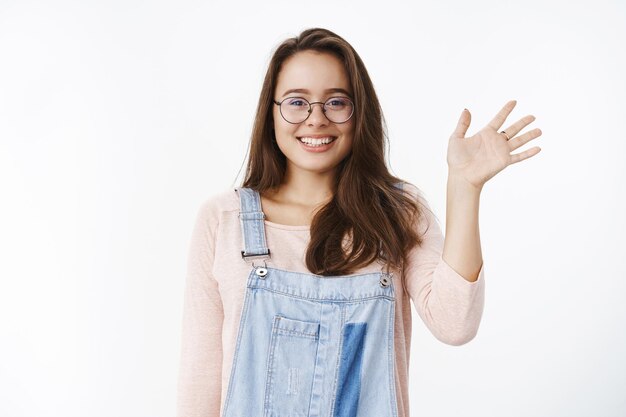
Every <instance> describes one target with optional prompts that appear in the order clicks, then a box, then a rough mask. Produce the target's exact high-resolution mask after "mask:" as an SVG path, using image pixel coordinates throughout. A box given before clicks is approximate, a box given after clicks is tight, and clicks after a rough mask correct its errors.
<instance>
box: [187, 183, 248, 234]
mask: <svg viewBox="0 0 626 417" xmlns="http://www.w3.org/2000/svg"><path fill="white" fill-rule="evenodd" d="M233 211H237V212H238V211H239V197H238V196H237V192H236V191H235V188H234V187H232V188H230V187H229V188H226V189H222V190H218V191H214V192H212V193H210V194H208V195H207V196H206V197H205V198H204V200H203V201H202V203H201V204H200V207H199V209H198V214H197V215H198V221H199V222H202V223H205V224H206V225H207V226H208V227H209V228H214V227H216V226H217V224H218V223H219V220H220V218H222V216H224V214H225V213H230V212H233Z"/></svg>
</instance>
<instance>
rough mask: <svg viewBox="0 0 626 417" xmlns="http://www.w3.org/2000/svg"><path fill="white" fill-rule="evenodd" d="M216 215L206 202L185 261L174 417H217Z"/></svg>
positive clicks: (219, 305) (218, 299) (219, 355)
mask: <svg viewBox="0 0 626 417" xmlns="http://www.w3.org/2000/svg"><path fill="white" fill-rule="evenodd" d="M216 227H217V214H216V213H215V210H212V209H211V204H210V201H207V202H205V203H204V204H203V205H202V207H201V208H200V210H199V211H198V214H197V218H196V222H195V226H194V229H193V233H192V237H191V243H190V245H189V253H188V258H187V275H186V282H185V292H184V302H183V314H182V316H183V318H182V338H181V351H180V352H181V354H180V362H179V373H178V394H177V403H176V410H177V411H176V415H177V417H219V415H220V396H221V381H222V377H221V375H222V323H223V321H224V309H223V305H222V300H221V297H220V292H219V288H218V284H217V281H216V280H215V278H214V277H213V276H212V273H211V271H212V269H213V268H212V265H213V258H214V249H213V248H214V236H215V233H214V232H215V229H216Z"/></svg>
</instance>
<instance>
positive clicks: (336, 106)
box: [274, 97, 354, 124]
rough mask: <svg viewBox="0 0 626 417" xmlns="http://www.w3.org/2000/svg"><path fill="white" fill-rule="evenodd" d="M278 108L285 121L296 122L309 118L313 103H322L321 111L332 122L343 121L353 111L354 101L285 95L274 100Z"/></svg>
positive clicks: (350, 115)
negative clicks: (323, 100) (324, 100)
mask: <svg viewBox="0 0 626 417" xmlns="http://www.w3.org/2000/svg"><path fill="white" fill-rule="evenodd" d="M274 104H277V105H278V106H279V108H280V115H281V116H283V119H285V121H286V122H288V123H292V124H298V123H302V122H304V121H305V120H306V119H308V118H309V116H310V115H311V113H312V112H313V105H314V104H322V105H323V107H322V112H324V115H325V116H326V118H327V119H328V120H330V121H331V122H333V123H345V122H347V121H348V120H349V119H350V118H351V117H352V114H353V113H354V103H352V100H350V99H349V98H347V97H331V98H329V99H328V100H326V102H325V103H324V102H322V101H314V102H312V103H309V101H308V100H307V99H305V98H302V97H287V98H286V99H284V100H283V101H280V102H279V101H276V100H274Z"/></svg>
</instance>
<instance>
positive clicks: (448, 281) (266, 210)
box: [178, 28, 541, 417]
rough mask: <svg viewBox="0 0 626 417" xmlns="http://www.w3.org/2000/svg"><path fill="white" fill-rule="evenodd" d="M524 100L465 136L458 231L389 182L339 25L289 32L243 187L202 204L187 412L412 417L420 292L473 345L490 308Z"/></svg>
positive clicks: (185, 366) (453, 177)
mask: <svg viewBox="0 0 626 417" xmlns="http://www.w3.org/2000/svg"><path fill="white" fill-rule="evenodd" d="M514 106H515V101H511V102H509V103H507V104H506V105H505V106H504V108H503V109H502V110H501V111H500V112H499V113H498V114H497V115H496V116H495V118H494V119H493V120H492V121H491V122H490V123H489V124H488V125H487V126H485V127H484V128H483V129H482V130H480V131H479V132H478V133H477V134H475V135H474V136H471V137H467V138H466V137H465V133H466V131H467V129H468V127H469V123H470V114H469V112H468V111H467V110H464V111H463V112H462V114H461V117H460V120H459V123H458V126H457V127H456V130H455V131H454V133H453V134H452V136H451V138H450V141H449V146H448V156H447V162H448V167H449V177H448V200H447V213H446V226H447V228H446V229H447V230H446V232H447V233H446V237H445V240H444V237H443V235H442V232H441V228H440V226H439V224H438V221H437V218H436V217H435V216H434V214H433V213H432V212H431V211H430V209H429V206H428V203H427V202H426V200H425V199H424V196H423V194H422V193H421V192H420V191H419V189H418V188H417V187H416V186H414V185H412V184H410V183H408V182H404V181H402V180H401V179H399V178H396V177H394V176H393V175H391V174H390V173H389V171H388V169H387V166H386V164H385V158H384V156H385V155H384V145H385V140H386V137H385V132H384V127H383V117H382V112H381V108H380V104H379V102H378V98H377V96H376V93H375V91H374V87H373V85H372V82H371V80H370V78H369V76H368V73H367V71H366V69H365V66H364V65H363V62H362V61H361V59H360V57H359V55H358V54H357V53H356V52H355V50H354V49H353V48H352V47H351V46H350V45H349V44H348V43H347V42H346V41H345V40H344V39H342V38H341V37H339V36H338V35H336V34H334V33H333V32H331V31H329V30H325V29H319V28H315V29H308V30H305V31H303V32H302V33H301V34H300V35H299V36H298V37H295V38H291V39H287V40H285V41H284V42H283V43H282V44H281V45H279V46H278V48H277V49H276V51H275V52H274V54H273V57H272V59H271V62H270V64H269V68H268V71H267V74H266V77H265V81H264V84H263V89H262V91H261V96H260V99H259V103H258V107H257V115H256V120H255V123H254V128H253V132H252V139H251V145H250V146H251V148H250V156H249V159H248V165H247V170H246V176H245V179H244V181H243V184H242V185H241V186H240V187H237V188H234V189H228V190H225V191H223V192H220V193H218V194H216V195H213V196H212V197H211V198H209V199H208V200H207V201H206V202H205V203H204V204H203V205H202V207H201V208H200V211H199V213H198V217H197V222H196V226H195V229H194V233H193V238H192V242H191V247H190V255H189V264H188V274H187V281H186V282H187V284H186V293H185V303H184V318H183V334H182V352H181V363H180V375H179V382H178V384H179V385H178V389H179V391H178V416H179V417H192V416H193V417H200V416H202V417H220V416H224V417H261V416H263V417H296V416H298V417H299V416H323V417H334V416H342V417H347V416H353V417H357V416H358V417H370V416H371V417H387V416H389V417H391V416H394V417H395V416H406V417H408V416H409V402H408V400H409V395H408V392H409V391H408V367H409V353H410V342H411V307H410V301H409V300H410V299H411V300H413V303H414V305H415V307H416V310H417V312H418V314H419V316H420V318H421V319H422V320H423V322H424V323H425V324H426V326H427V327H428V329H429V330H430V331H431V332H432V334H433V335H434V336H435V337H436V338H437V339H439V340H441V341H442V342H443V343H447V344H450V345H461V344H464V343H467V342H469V341H470V340H472V339H473V338H474V336H475V335H476V333H477V330H478V327H479V323H480V320H481V316H482V312H483V305H484V291H485V286H484V285H485V284H484V275H483V274H484V266H483V261H482V255H481V249H480V239H479V231H478V206H479V196H480V192H481V190H482V187H483V185H484V184H485V182H486V181H487V180H489V179H490V178H491V177H493V176H494V175H495V174H496V173H497V172H499V171H501V170H502V169H504V168H505V167H506V166H508V165H510V164H512V163H515V162H519V161H522V160H524V159H526V158H529V157H531V156H533V155H535V154H536V153H537V152H539V150H540V149H539V148H537V147H535V148H532V149H530V150H527V151H525V152H522V153H518V154H514V155H511V152H512V151H513V150H515V149H517V148H519V147H520V146H522V145H523V144H525V143H527V142H528V141H530V140H531V139H534V138H536V137H538V136H539V135H540V134H541V132H540V130H539V129H535V130H533V131H530V132H528V133H525V134H522V135H520V136H516V135H517V133H518V132H520V130H521V129H523V128H524V127H525V126H526V125H528V124H529V123H530V122H532V121H533V120H534V117H533V116H527V117H524V118H522V119H521V120H519V121H518V122H516V123H514V124H512V125H511V126H509V127H508V128H507V129H506V131H502V132H500V133H498V129H500V127H501V126H502V124H503V123H504V121H505V119H506V117H507V116H508V115H509V113H510V112H511V110H512V109H513V107H514Z"/></svg>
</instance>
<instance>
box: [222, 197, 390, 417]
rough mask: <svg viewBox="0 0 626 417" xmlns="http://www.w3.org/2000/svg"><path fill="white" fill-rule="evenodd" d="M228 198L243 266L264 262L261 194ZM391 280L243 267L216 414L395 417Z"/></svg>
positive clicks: (240, 416)
mask: <svg viewBox="0 0 626 417" xmlns="http://www.w3.org/2000/svg"><path fill="white" fill-rule="evenodd" d="M235 191H236V192H237V193H238V196H239V202H240V212H239V218H240V221H241V228H242V234H243V242H244V250H243V251H241V255H242V258H243V259H242V262H246V261H249V260H253V259H255V260H258V259H268V258H269V257H270V250H269V248H268V247H267V244H266V239H265V224H264V218H265V215H264V213H263V212H262V211H261V198H260V194H259V193H258V192H257V191H256V190H253V189H251V188H237V189H235ZM257 264H258V262H257ZM392 279H393V274H390V273H385V272H382V269H381V271H380V272H374V273H364V274H357V275H342V276H322V275H315V274H307V273H301V272H295V271H287V270H282V269H277V268H272V267H268V266H267V264H266V263H265V262H263V264H262V265H255V264H254V262H252V265H251V270H250V273H249V275H248V279H247V284H246V293H245V299H244V303H243V308H242V312H241V317H240V322H239V332H238V335H237V344H236V350H235V352H234V357H233V364H232V369H231V374H230V382H229V384H228V390H227V394H226V398H225V402H224V408H223V410H222V416H223V417H397V415H398V411H397V400H396V390H395V380H394V376H395V375H394V309H395V298H394V283H393V281H392Z"/></svg>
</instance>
